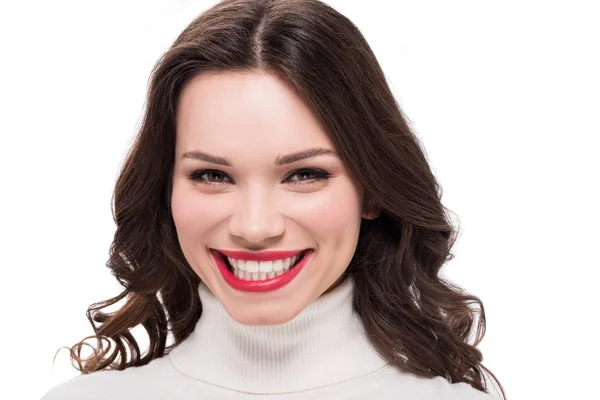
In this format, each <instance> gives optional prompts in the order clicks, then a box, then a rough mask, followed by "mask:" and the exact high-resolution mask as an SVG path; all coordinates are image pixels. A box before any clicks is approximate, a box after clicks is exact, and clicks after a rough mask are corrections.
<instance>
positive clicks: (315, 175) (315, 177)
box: [288, 168, 331, 185]
mask: <svg viewBox="0 0 600 400" xmlns="http://www.w3.org/2000/svg"><path fill="white" fill-rule="evenodd" d="M294 176H298V177H306V176H308V177H309V179H300V180H291V179H290V178H291V177H294ZM310 177H312V178H310ZM330 177H331V175H329V173H327V172H325V171H321V170H318V169H308V168H305V169H299V170H296V171H294V172H293V173H292V174H291V175H290V176H289V177H288V180H290V181H291V182H293V183H294V184H296V185H310V184H311V183H315V182H316V181H322V180H326V179H329V178H330Z"/></svg>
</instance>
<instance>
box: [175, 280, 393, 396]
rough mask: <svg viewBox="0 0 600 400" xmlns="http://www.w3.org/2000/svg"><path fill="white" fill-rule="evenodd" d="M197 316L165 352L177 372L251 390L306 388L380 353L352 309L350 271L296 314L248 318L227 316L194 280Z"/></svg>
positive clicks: (365, 365) (359, 369)
mask: <svg viewBox="0 0 600 400" xmlns="http://www.w3.org/2000/svg"><path fill="white" fill-rule="evenodd" d="M198 290H199V294H200V300H201V302H202V305H203V312H202V316H201V317H200V319H199V320H198V323H197V325H196V328H195V330H194V332H192V334H191V335H190V336H189V337H188V338H187V339H186V340H185V341H184V342H182V343H181V344H179V345H178V346H177V347H176V348H175V349H174V350H173V351H171V353H170V355H169V357H170V358H171V361H172V362H173V365H174V367H175V368H176V369H178V370H179V371H180V372H181V373H183V374H185V375H188V376H190V377H193V378H194V379H198V380H201V381H204V382H207V383H210V384H213V385H217V386H221V387H224V388H227V389H231V390H238V391H243V392H246V393H248V392H251V393H263V394H264V393H277V392H283V391H285V392H290V391H298V390H307V389H312V388H316V387H319V386H324V385H331V384H334V383H337V382H341V381H344V380H348V379H352V378H356V377H359V376H362V375H366V374H368V373H370V372H373V371H375V370H377V369H379V368H381V367H383V366H384V365H385V364H386V361H385V359H384V358H383V357H381V356H380V355H379V354H378V353H377V351H376V350H375V349H374V348H373V346H372V345H371V343H370V342H369V340H368V337H367V334H366V332H365V330H364V328H363V325H362V321H361V320H360V318H359V317H358V315H357V314H356V312H355V311H354V310H353V306H352V300H353V294H354V280H353V279H352V277H348V278H347V279H345V280H343V281H341V282H339V283H337V286H336V284H334V286H332V288H330V289H329V290H328V292H326V293H324V294H323V295H321V296H320V297H319V298H318V299H316V300H315V301H313V302H312V303H311V304H309V305H308V306H307V307H306V308H305V309H304V310H302V311H301V312H300V314H298V315H297V316H296V317H295V318H294V319H292V320H291V321H288V322H286V323H284V324H280V325H269V326H250V325H243V324H240V323H238V322H236V321H235V320H233V319H232V318H231V317H230V316H229V314H228V313H227V311H226V310H225V308H224V307H223V306H222V305H221V303H220V302H219V300H218V299H217V298H216V297H215V296H214V295H213V294H212V293H211V292H210V290H209V289H208V288H207V287H206V286H205V285H204V284H203V283H200V285H199V288H198Z"/></svg>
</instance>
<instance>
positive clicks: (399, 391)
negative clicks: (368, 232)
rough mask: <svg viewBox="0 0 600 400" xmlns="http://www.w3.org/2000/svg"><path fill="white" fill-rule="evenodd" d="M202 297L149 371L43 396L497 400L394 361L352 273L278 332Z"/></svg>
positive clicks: (206, 293) (83, 381)
mask: <svg viewBox="0 0 600 400" xmlns="http://www.w3.org/2000/svg"><path fill="white" fill-rule="evenodd" d="M198 291H199V295H200V299H201V301H202V305H203V312H202V316H201V317H200V319H199V320H198V323H197V325H196V328H195V330H194V332H192V334H191V335H190V336H189V337H188V338H187V339H186V340H184V341H183V342H182V343H181V344H179V345H178V346H177V347H176V348H175V349H173V350H172V351H171V353H170V354H168V355H166V356H164V357H161V358H158V359H155V360H153V361H151V362H150V363H149V364H147V365H144V366H141V367H131V368H128V369H126V370H124V371H98V372H95V373H92V374H87V375H80V376H77V377H75V378H72V379H70V380H68V381H67V382H65V383H62V384H61V385H58V386H57V387H55V388H54V389H52V390H51V391H50V392H48V393H47V394H46V395H45V396H44V397H43V398H42V400H57V399H93V400H109V399H110V400H121V399H123V400H124V399H157V400H158V399H170V400H184V399H223V400H229V399H231V400H233V399H263V400H264V399H265V398H267V399H289V400H307V399H328V400H330V399H383V400H385V399H422V400H429V399H431V400H434V399H435V400H444V399H448V400H454V399H457V400H458V399H461V400H491V399H492V397H491V396H490V395H487V394H485V393H483V392H480V391H478V390H476V389H474V388H472V387H471V386H470V385H468V384H466V383H458V384H450V383H449V382H448V381H447V380H445V379H444V378H442V377H436V378H424V377H420V376H417V375H414V374H411V373H407V372H403V371H400V370H399V369H397V368H396V367H394V366H392V365H390V364H388V363H387V361H386V360H385V358H384V357H382V356H381V355H380V354H379V353H378V352H377V351H376V350H375V348H374V347H373V346H372V344H371V343H370V341H369V339H368V336H367V334H366V332H365V330H364V328H363V325H362V322H361V320H360V318H359V317H358V315H357V314H356V312H355V311H354V310H353V307H352V296H353V293H354V281H353V279H352V278H351V277H349V278H346V279H345V280H344V281H343V282H342V283H341V284H340V285H339V286H338V287H336V288H335V289H334V290H332V291H331V292H329V293H327V294H324V295H322V296H321V297H319V298H318V299H316V300H315V301H313V302H312V303H311V304H309V305H308V306H307V307H306V308H305V309H304V310H302V312H300V314H298V315H297V316H296V317H295V318H294V319H292V320H291V321H289V322H287V323H284V324H281V325H271V326H249V325H243V324H240V323H238V322H236V321H235V320H233V319H232V318H231V317H230V316H229V314H228V313H227V311H226V310H225V308H224V307H223V305H222V304H221V303H220V301H219V300H218V299H217V298H216V297H215V296H214V295H213V294H212V293H211V292H210V290H209V289H208V288H207V287H206V286H205V285H204V284H203V283H201V284H200V285H199V288H198Z"/></svg>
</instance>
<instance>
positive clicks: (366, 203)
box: [362, 195, 381, 219]
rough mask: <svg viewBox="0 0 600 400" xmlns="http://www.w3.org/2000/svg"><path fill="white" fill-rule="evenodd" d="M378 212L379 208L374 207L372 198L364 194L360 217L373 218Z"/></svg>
mask: <svg viewBox="0 0 600 400" xmlns="http://www.w3.org/2000/svg"><path fill="white" fill-rule="evenodd" d="M380 214H381V208H380V207H376V206H375V204H374V202H373V200H372V199H371V198H370V197H369V196H366V195H365V197H364V200H363V212H362V217H363V218H364V219H375V218H377V217H379V215H380Z"/></svg>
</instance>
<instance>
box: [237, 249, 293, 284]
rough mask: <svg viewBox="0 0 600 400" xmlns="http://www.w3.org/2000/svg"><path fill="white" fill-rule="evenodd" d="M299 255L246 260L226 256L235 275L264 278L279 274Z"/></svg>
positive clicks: (251, 278)
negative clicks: (275, 258) (280, 258)
mask: <svg viewBox="0 0 600 400" xmlns="http://www.w3.org/2000/svg"><path fill="white" fill-rule="evenodd" d="M299 258H300V255H295V256H293V257H288V258H285V259H283V260H274V261H260V262H259V261H246V260H236V259H234V258H231V257H227V260H229V263H230V264H231V265H232V266H233V273H234V275H235V276H236V277H238V278H240V279H245V280H254V281H257V280H264V279H269V278H273V277H275V276H279V275H281V274H283V273H285V272H287V271H288V270H289V269H290V266H292V265H295V264H296V262H297V261H298V259H299Z"/></svg>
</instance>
